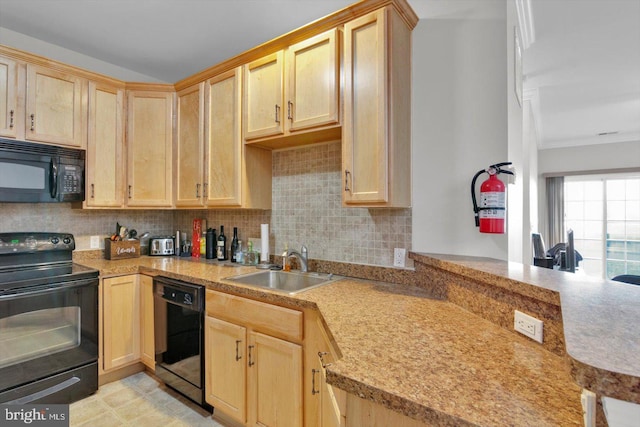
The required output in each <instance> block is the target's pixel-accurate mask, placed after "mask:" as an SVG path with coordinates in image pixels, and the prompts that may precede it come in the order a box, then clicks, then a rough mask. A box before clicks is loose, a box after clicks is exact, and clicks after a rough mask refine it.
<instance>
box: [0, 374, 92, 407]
mask: <svg viewBox="0 0 640 427" xmlns="http://www.w3.org/2000/svg"><path fill="white" fill-rule="evenodd" d="M79 382H80V378H78V377H76V376H73V377H71V378H69V379H67V380H64V381H62V382H61V383H59V384H56V385H54V386H51V387H49V388H45V389H44V390H40V391H37V392H35V393H33V394H30V395H28V396H24V397H20V398H18V399H15V400H12V401H10V402H4V403H3V405H26V404H27V403H31V402H33V401H35V400H38V399H42V398H43V397H47V396H50V395H52V394H54V393H58V392H60V391H62V390H64V389H66V388H69V387H71V386H72V385H74V384H77V383H79Z"/></svg>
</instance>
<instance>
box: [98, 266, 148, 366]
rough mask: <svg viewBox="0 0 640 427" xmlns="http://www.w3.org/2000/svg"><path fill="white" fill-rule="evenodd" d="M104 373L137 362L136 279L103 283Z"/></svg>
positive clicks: (138, 298)
mask: <svg viewBox="0 0 640 427" xmlns="http://www.w3.org/2000/svg"><path fill="white" fill-rule="evenodd" d="M102 291H103V298H102V304H103V317H104V318H103V323H102V328H103V332H104V333H103V337H102V339H103V351H104V357H103V362H104V370H105V371H108V370H109V369H113V368H118V367H120V366H124V365H126V364H128V363H132V362H136V361H138V360H140V290H139V283H138V275H137V274H132V275H129V276H121V277H113V278H109V279H104V282H103V286H102Z"/></svg>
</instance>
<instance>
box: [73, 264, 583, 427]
mask: <svg viewBox="0 0 640 427" xmlns="http://www.w3.org/2000/svg"><path fill="white" fill-rule="evenodd" d="M77 262H79V263H81V264H84V265H87V266H90V267H94V268H97V269H99V270H100V271H101V274H102V275H103V276H105V277H106V276H109V275H121V274H128V273H138V272H140V273H145V274H162V275H165V276H169V277H174V278H177V279H183V280H190V281H192V282H195V283H200V284H203V285H205V286H207V287H208V288H209V289H216V290H222V291H227V292H233V293H235V294H239V295H244V296H247V297H252V298H257V299H260V300H263V301H267V302H273V303H281V304H286V305H288V306H293V307H301V308H303V307H305V308H317V309H318V310H319V311H320V313H321V314H322V316H323V318H324V320H325V323H326V324H327V326H328V328H329V332H330V334H331V335H332V337H333V339H334V340H335V343H336V345H337V346H338V348H339V350H340V353H341V355H342V357H341V358H340V359H339V360H338V361H336V362H334V363H333V364H332V365H331V366H330V367H328V368H327V380H328V382H329V383H331V384H333V385H334V386H336V387H339V388H341V389H343V390H345V391H347V392H349V393H351V394H354V395H357V396H360V397H362V398H365V399H369V400H373V401H374V402H376V403H379V404H381V405H384V406H386V407H388V408H390V409H393V410H396V411H398V412H401V413H404V414H406V415H408V416H410V417H412V418H414V419H417V420H421V421H425V422H428V423H434V424H437V425H443V426H444V425H452V426H453V425H455V426H464V425H481V426H506V425H532V423H535V425H536V426H545V425H548V426H559V425H562V426H570V425H576V426H579V425H582V413H581V408H580V392H581V390H580V387H578V386H577V385H576V384H575V382H573V381H572V380H571V377H570V375H569V371H568V368H567V365H566V361H565V359H564V358H562V357H561V356H558V355H555V354H553V353H551V352H549V351H546V350H544V349H543V348H541V347H540V346H539V345H537V344H536V343H534V342H532V341H530V340H529V339H527V338H525V337H520V336H518V335H516V334H514V333H511V332H509V331H507V330H505V329H503V328H500V327H499V326H497V325H495V324H493V323H491V322H489V321H487V320H484V319H482V318H480V317H478V316H476V315H474V314H472V313H470V312H468V311H466V310H464V309H462V308H460V307H458V306H457V305H455V304H452V303H449V302H447V301H442V300H436V299H432V298H429V295H428V294H427V293H426V292H425V290H424V289H420V288H414V287H411V286H407V285H396V284H389V283H385V282H376V281H371V280H363V279H351V278H345V279H343V280H340V281H337V282H334V283H332V284H329V285H326V286H322V287H319V288H314V289H310V290H308V291H305V292H301V293H299V294H296V295H285V294H280V293H277V292H274V291H269V290H263V289H257V288H251V287H245V286H242V285H237V284H232V283H231V282H227V281H225V280H224V277H228V276H232V275H236V274H242V273H245V272H248V271H254V268H253V267H226V266H221V265H220V264H217V263H215V262H206V261H204V260H203V261H187V260H184V259H179V258H157V257H142V258H138V259H132V260H120V261H106V260H98V259H95V260H82V261H77ZM381 313H384V315H381Z"/></svg>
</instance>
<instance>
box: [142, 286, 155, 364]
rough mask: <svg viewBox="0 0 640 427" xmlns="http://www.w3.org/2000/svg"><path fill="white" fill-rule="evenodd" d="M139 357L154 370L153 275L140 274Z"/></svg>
mask: <svg viewBox="0 0 640 427" xmlns="http://www.w3.org/2000/svg"><path fill="white" fill-rule="evenodd" d="M140 316H141V317H140V335H141V336H140V345H141V347H140V359H141V360H142V363H144V364H145V366H146V367H148V368H150V369H151V370H153V371H155V369H156V360H155V342H154V324H153V322H154V317H153V277H150V276H145V275H144V274H141V275H140Z"/></svg>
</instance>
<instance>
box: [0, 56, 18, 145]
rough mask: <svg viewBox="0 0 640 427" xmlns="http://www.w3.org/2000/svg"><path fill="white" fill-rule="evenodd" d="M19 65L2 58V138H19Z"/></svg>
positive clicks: (0, 86) (0, 69) (0, 92)
mask: <svg viewBox="0 0 640 427" xmlns="http://www.w3.org/2000/svg"><path fill="white" fill-rule="evenodd" d="M17 89H18V64H17V63H16V61H13V60H11V59H9V58H4V57H2V56H0V136H4V137H9V138H16V137H17V136H18V133H17V130H18V123H17V120H18V91H17Z"/></svg>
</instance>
